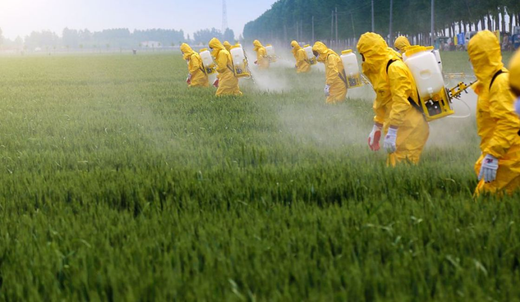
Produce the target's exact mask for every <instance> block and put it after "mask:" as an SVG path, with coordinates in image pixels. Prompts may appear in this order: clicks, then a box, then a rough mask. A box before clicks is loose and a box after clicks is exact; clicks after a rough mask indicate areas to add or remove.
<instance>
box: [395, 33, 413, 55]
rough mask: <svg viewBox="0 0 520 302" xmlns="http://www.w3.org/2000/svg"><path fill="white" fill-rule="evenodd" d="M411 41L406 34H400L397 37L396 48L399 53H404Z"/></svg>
mask: <svg viewBox="0 0 520 302" xmlns="http://www.w3.org/2000/svg"><path fill="white" fill-rule="evenodd" d="M410 46H411V45H410V41H408V38H407V37H405V36H399V37H397V39H395V42H394V48H395V49H397V50H398V51H399V53H401V54H403V53H405V52H406V49H407V48H408V47H410Z"/></svg>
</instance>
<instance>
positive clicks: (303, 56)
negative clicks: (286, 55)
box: [291, 41, 311, 73]
mask: <svg viewBox="0 0 520 302" xmlns="http://www.w3.org/2000/svg"><path fill="white" fill-rule="evenodd" d="M291 46H292V53H293V56H294V58H295V59H296V72H297V73H304V72H309V71H310V70H311V63H310V61H309V58H308V57H307V53H306V52H305V50H304V49H303V48H302V47H301V46H300V44H298V42H297V41H292V42H291Z"/></svg>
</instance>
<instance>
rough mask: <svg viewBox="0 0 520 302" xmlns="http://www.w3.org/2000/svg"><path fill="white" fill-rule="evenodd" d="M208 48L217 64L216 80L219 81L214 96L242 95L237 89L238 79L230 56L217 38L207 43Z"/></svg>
mask: <svg viewBox="0 0 520 302" xmlns="http://www.w3.org/2000/svg"><path fill="white" fill-rule="evenodd" d="M209 47H210V48H211V49H212V51H211V55H212V56H213V57H214V58H215V62H216V63H217V73H218V74H217V79H218V81H219V83H218V88H217V92H216V94H215V95H217V96H222V95H242V92H241V91H240V88H239V87H238V79H237V77H235V73H234V72H233V61H232V59H231V54H229V52H228V51H227V50H226V49H225V48H224V45H222V43H220V41H219V40H218V39H217V38H213V39H211V41H209Z"/></svg>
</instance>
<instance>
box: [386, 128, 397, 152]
mask: <svg viewBox="0 0 520 302" xmlns="http://www.w3.org/2000/svg"><path fill="white" fill-rule="evenodd" d="M396 139H397V128H392V127H390V128H388V132H387V133H386V136H385V142H384V148H385V149H386V152H388V153H394V152H395V150H396V149H397V148H396V146H395V140H396Z"/></svg>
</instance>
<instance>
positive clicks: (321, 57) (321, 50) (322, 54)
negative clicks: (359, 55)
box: [312, 41, 337, 63]
mask: <svg viewBox="0 0 520 302" xmlns="http://www.w3.org/2000/svg"><path fill="white" fill-rule="evenodd" d="M312 51H313V52H317V53H318V62H321V63H324V62H325V60H327V57H328V56H329V55H330V54H336V52H335V51H334V50H332V49H330V48H328V47H327V45H325V44H323V43H322V42H320V41H318V42H316V43H314V46H313V47H312ZM336 55H337V54H336Z"/></svg>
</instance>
